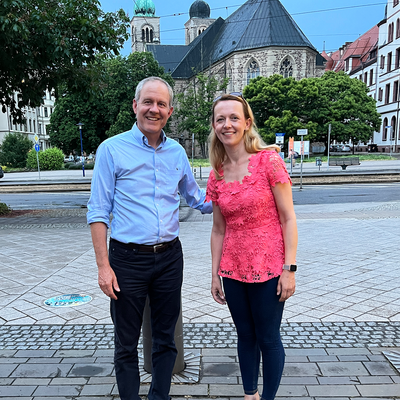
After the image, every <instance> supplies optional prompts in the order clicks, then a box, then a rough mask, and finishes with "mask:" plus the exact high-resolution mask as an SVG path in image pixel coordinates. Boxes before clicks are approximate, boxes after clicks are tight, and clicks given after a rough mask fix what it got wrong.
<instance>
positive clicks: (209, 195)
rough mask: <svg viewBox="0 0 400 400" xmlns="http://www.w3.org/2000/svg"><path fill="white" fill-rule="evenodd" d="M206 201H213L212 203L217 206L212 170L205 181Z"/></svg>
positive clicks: (215, 186)
mask: <svg viewBox="0 0 400 400" xmlns="http://www.w3.org/2000/svg"><path fill="white" fill-rule="evenodd" d="M206 201H207V202H208V201H213V203H215V204H216V205H218V192H217V180H216V179H215V175H214V171H213V170H212V171H211V172H210V176H209V178H208V181H207V192H206Z"/></svg>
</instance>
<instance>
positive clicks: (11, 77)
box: [0, 0, 129, 122]
mask: <svg viewBox="0 0 400 400" xmlns="http://www.w3.org/2000/svg"><path fill="white" fill-rule="evenodd" d="M128 27H129V19H128V17H127V16H126V14H125V12H124V11H123V10H122V9H121V10H119V11H117V12H115V13H104V12H103V11H102V10H101V8H100V2H99V1H98V0H2V1H1V2H0V50H1V57H0V71H1V74H0V98H1V99H2V104H3V112H5V111H4V110H5V107H6V106H9V107H10V112H11V116H12V117H13V119H14V121H15V122H21V121H23V118H24V117H23V112H22V109H23V107H25V106H31V107H35V106H39V105H40V104H41V103H42V99H43V93H44V92H45V90H46V89H48V88H50V89H57V87H58V85H59V84H61V83H62V84H64V85H66V87H67V88H68V92H70V93H81V94H82V95H90V94H91V93H92V91H93V88H92V83H93V81H94V80H96V79H97V78H98V76H99V75H101V73H102V71H101V69H99V68H98V67H99V65H98V64H97V63H96V62H95V61H96V58H97V55H99V54H102V55H104V56H109V55H112V54H119V49H120V48H121V47H122V46H123V44H124V42H125V40H126V39H127V38H128V34H127V28H128ZM14 92H18V93H19V94H18V99H17V100H15V98H14V96H13V93H14Z"/></svg>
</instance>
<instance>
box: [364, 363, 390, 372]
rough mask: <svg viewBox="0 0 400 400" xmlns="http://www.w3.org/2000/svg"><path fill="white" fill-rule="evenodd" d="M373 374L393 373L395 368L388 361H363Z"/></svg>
mask: <svg viewBox="0 0 400 400" xmlns="http://www.w3.org/2000/svg"><path fill="white" fill-rule="evenodd" d="M363 364H364V366H365V367H366V368H367V370H368V371H369V372H370V374H371V375H392V374H393V368H392V367H391V366H390V364H389V363H388V362H387V361H386V362H379V361H378V362H374V361H370V362H365V363H363Z"/></svg>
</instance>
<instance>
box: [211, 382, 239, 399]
mask: <svg viewBox="0 0 400 400" xmlns="http://www.w3.org/2000/svg"><path fill="white" fill-rule="evenodd" d="M208 394H209V395H210V396H217V397H219V396H224V397H231V396H241V397H243V395H244V392H243V386H242V385H217V384H210V385H209V393H208Z"/></svg>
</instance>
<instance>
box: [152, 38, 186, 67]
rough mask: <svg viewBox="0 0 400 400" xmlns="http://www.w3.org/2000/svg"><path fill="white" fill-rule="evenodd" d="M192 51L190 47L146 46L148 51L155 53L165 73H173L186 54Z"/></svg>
mask: <svg viewBox="0 0 400 400" xmlns="http://www.w3.org/2000/svg"><path fill="white" fill-rule="evenodd" d="M189 50H190V45H189V46H185V45H157V44H149V43H147V44H146V51H149V52H150V53H153V56H154V58H155V59H156V60H157V62H158V64H159V65H160V66H161V67H164V70H165V72H167V73H171V72H172V71H174V70H175V68H176V67H177V66H178V65H179V63H180V62H181V60H182V59H183V58H184V56H185V55H186V53H187V52H188V51H189Z"/></svg>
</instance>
